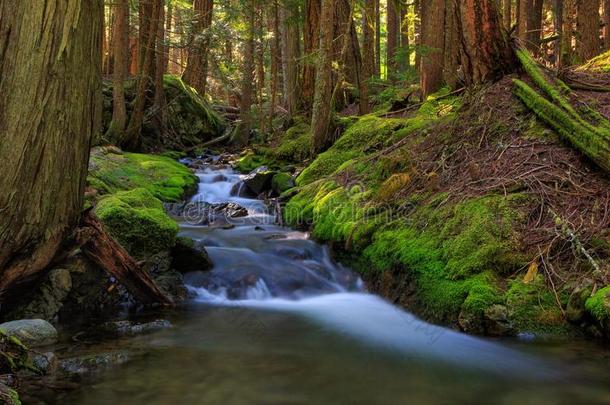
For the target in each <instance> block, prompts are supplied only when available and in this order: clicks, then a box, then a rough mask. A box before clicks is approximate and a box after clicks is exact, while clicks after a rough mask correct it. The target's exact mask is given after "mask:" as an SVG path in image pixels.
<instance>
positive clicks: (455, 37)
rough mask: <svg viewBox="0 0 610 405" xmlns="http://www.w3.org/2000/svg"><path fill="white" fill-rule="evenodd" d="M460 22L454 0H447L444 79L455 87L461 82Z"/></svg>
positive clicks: (447, 83) (450, 85)
mask: <svg viewBox="0 0 610 405" xmlns="http://www.w3.org/2000/svg"><path fill="white" fill-rule="evenodd" d="M458 29H459V23H458V21H457V15H456V12H455V4H454V2H453V1H452V0H445V44H444V45H445V48H444V52H443V53H444V55H443V56H444V58H443V81H444V82H445V84H446V85H448V86H449V87H451V88H453V89H455V88H456V86H457V84H458V82H459V66H460V36H459V32H458Z"/></svg>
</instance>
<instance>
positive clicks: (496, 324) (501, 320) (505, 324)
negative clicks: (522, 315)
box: [483, 305, 514, 336]
mask: <svg viewBox="0 0 610 405" xmlns="http://www.w3.org/2000/svg"><path fill="white" fill-rule="evenodd" d="M483 316H484V320H485V331H486V332H487V334H489V335H492V336H508V335H512V334H513V333H514V329H513V326H512V324H511V322H510V321H509V319H508V309H507V308H506V307H505V306H504V305H492V306H491V307H489V308H487V309H486V310H485V312H484V315H483Z"/></svg>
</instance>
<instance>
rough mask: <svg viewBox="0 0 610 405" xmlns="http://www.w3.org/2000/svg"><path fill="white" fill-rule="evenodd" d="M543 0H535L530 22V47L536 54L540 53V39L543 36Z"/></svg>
mask: <svg viewBox="0 0 610 405" xmlns="http://www.w3.org/2000/svg"><path fill="white" fill-rule="evenodd" d="M543 3H544V1H543V0H533V3H532V13H531V14H530V20H529V22H528V29H529V35H528V44H529V46H528V49H529V50H530V51H531V52H532V53H533V54H534V55H539V54H540V43H541V42H540V39H541V37H542V8H543V5H544V4H543Z"/></svg>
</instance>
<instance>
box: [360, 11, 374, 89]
mask: <svg viewBox="0 0 610 405" xmlns="http://www.w3.org/2000/svg"><path fill="white" fill-rule="evenodd" d="M375 1H376V0H365V3H364V15H363V27H362V30H363V43H362V49H363V54H364V63H363V64H364V66H363V69H364V78H365V79H366V80H369V79H370V78H371V77H373V76H374V75H375Z"/></svg>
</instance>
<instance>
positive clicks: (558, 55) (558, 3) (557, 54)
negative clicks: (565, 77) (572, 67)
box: [553, 0, 563, 67]
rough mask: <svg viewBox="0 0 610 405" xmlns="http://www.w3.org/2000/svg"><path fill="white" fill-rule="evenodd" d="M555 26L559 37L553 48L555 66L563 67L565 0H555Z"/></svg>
mask: <svg viewBox="0 0 610 405" xmlns="http://www.w3.org/2000/svg"><path fill="white" fill-rule="evenodd" d="M553 26H554V29H555V33H556V34H557V36H558V37H559V38H558V39H557V40H556V41H555V44H554V46H553V48H554V49H553V53H554V58H555V66H557V67H561V66H562V65H563V62H562V58H563V55H562V44H563V0H553Z"/></svg>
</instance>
